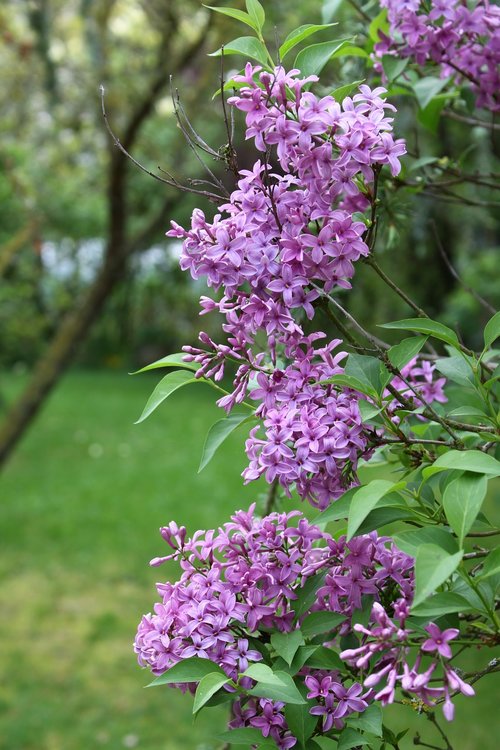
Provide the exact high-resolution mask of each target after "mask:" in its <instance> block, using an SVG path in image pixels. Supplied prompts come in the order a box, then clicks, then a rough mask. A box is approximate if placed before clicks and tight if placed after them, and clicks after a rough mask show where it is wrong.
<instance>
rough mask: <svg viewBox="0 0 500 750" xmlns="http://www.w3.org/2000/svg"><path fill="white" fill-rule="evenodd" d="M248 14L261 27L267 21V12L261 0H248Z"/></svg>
mask: <svg viewBox="0 0 500 750" xmlns="http://www.w3.org/2000/svg"><path fill="white" fill-rule="evenodd" d="M246 6H247V11H248V15H249V16H250V18H251V19H252V21H253V22H254V23H255V24H256V26H257V27H258V28H259V29H262V27H263V26H264V23H265V22H266V13H265V11H264V8H263V7H262V5H261V4H260V3H259V0H246Z"/></svg>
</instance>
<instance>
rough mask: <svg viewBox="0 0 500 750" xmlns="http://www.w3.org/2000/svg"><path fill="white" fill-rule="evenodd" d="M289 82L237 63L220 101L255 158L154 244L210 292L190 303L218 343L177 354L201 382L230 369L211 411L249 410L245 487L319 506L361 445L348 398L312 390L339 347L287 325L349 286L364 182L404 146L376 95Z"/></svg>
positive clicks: (334, 364) (332, 369)
mask: <svg viewBox="0 0 500 750" xmlns="http://www.w3.org/2000/svg"><path fill="white" fill-rule="evenodd" d="M299 76H300V74H299V71H297V70H292V71H289V72H287V71H285V70H284V69H283V68H282V67H277V68H276V69H275V70H274V72H273V73H268V72H263V71H262V69H261V68H260V67H258V66H252V65H251V64H250V63H248V64H247V66H246V67H245V72H244V74H243V75H241V76H236V80H237V82H238V83H241V84H243V86H242V88H241V89H240V90H239V92H238V95H237V96H234V97H232V98H230V99H229V102H230V104H231V105H232V106H234V107H235V108H237V109H240V110H241V111H242V112H244V113H245V120H246V128H247V129H246V136H247V139H250V140H252V141H253V142H254V144H255V147H256V148H257V151H258V152H260V153H261V157H260V159H259V160H258V161H256V162H255V164H254V165H253V167H252V169H250V170H241V171H240V172H239V179H238V183H237V187H236V189H235V190H234V191H233V192H232V193H231V195H230V197H229V199H228V201H227V202H226V203H225V204H223V205H221V206H220V208H219V213H217V214H216V215H215V217H214V218H213V220H211V221H209V220H208V219H207V218H206V217H205V215H204V214H203V212H202V211H200V210H199V209H195V211H194V212H193V215H192V220H191V227H190V229H183V228H182V227H181V226H179V225H178V224H176V223H175V222H172V229H171V230H170V231H169V232H168V233H167V234H168V236H170V237H176V238H179V239H182V240H183V250H182V256H181V268H182V269H183V270H187V271H189V272H190V273H191V275H192V277H193V278H194V279H198V278H200V277H204V278H206V281H207V284H208V286H209V287H211V288H213V289H214V291H215V292H216V293H218V298H217V299H211V298H208V297H205V296H204V297H202V299H201V306H202V313H207V312H212V311H218V312H219V313H221V314H222V315H223V316H224V319H225V322H224V324H223V326H222V328H223V330H224V332H225V334H226V336H227V343H225V344H216V343H215V342H214V341H212V340H211V339H210V338H209V337H208V336H207V335H206V334H204V333H202V334H201V335H200V340H201V343H202V347H201V348H195V347H185V348H184V351H185V358H186V360H187V361H196V362H197V363H198V364H199V365H200V367H199V369H198V371H197V373H196V376H197V377H207V378H213V379H214V380H220V379H221V378H222V377H223V376H224V372H225V366H226V364H227V363H228V362H232V363H233V364H236V365H237V368H238V369H237V371H236V375H235V377H234V381H233V390H232V392H231V393H229V394H228V395H227V396H224V397H223V398H221V399H219V401H218V404H219V406H221V407H222V408H224V409H225V410H226V411H227V412H229V411H231V409H232V408H233V407H234V406H235V404H238V403H241V402H242V401H244V400H245V399H247V398H251V399H253V400H255V401H257V402H259V403H258V405H257V413H258V415H259V417H260V418H261V422H262V424H261V431H260V432H259V431H258V430H253V431H252V432H251V434H250V437H249V440H248V441H247V454H248V457H249V460H250V464H249V466H248V468H247V469H246V470H245V473H244V476H245V479H246V481H251V480H252V479H255V478H257V477H259V476H261V475H264V476H265V477H266V480H267V481H268V482H273V481H274V480H275V479H277V480H278V481H279V482H280V484H281V485H282V486H283V487H284V488H285V490H286V491H287V492H288V491H289V489H290V488H291V487H292V485H293V486H295V487H296V488H297V490H298V492H299V495H300V496H301V497H303V498H307V499H308V500H310V501H311V502H312V503H313V504H314V505H316V506H318V507H321V508H323V507H325V506H326V505H327V504H328V503H329V502H331V500H333V499H335V498H336V497H338V495H340V494H341V493H342V492H343V490H344V489H345V488H346V487H348V486H349V483H350V481H351V475H352V472H353V470H354V469H355V465H356V461H357V459H358V457H359V455H361V454H362V453H363V451H364V449H365V444H366V440H365V438H364V437H363V435H362V430H361V419H360V415H359V410H358V408H357V404H356V396H355V394H353V393H352V392H350V391H345V392H341V393H339V392H338V389H337V390H334V389H333V388H331V387H324V386H323V385H321V384H318V381H319V380H320V379H323V380H325V379H327V378H329V377H331V376H332V375H333V374H338V373H340V372H342V369H341V367H340V365H339V362H340V361H341V360H342V358H343V357H344V356H345V355H344V354H342V353H337V354H333V349H334V348H336V346H337V345H338V344H339V343H340V342H338V341H337V342H333V343H332V344H329V345H328V346H325V347H323V348H322V349H317V350H315V349H314V347H313V342H314V340H315V339H316V338H321V337H322V336H324V334H322V333H321V332H318V333H316V334H314V335H313V336H305V335H304V332H303V329H302V327H301V323H300V319H301V316H302V317H304V316H305V317H306V318H308V319H309V320H311V319H312V318H313V317H314V315H315V302H316V301H317V300H318V299H319V297H320V295H321V294H322V293H325V292H326V293H329V292H330V291H331V290H332V289H334V288H350V279H351V278H352V276H353V274H354V264H355V263H356V261H358V260H359V259H360V258H362V257H364V256H366V255H367V254H368V252H369V248H368V246H367V244H366V242H365V240H364V236H365V233H366V224H365V221H362V220H360V218H363V217H362V212H363V211H365V209H366V208H367V207H368V206H369V205H370V200H371V198H372V197H373V194H372V192H373V183H374V180H375V174H376V173H378V171H379V170H380V169H381V168H382V167H384V166H387V167H388V169H389V170H390V171H391V173H392V174H393V175H397V174H398V173H399V171H400V163H399V158H400V157H401V156H402V155H403V154H404V153H405V151H406V148H405V145H404V142H403V140H401V139H397V140H395V139H394V137H393V133H392V118H391V117H389V116H388V113H390V112H391V111H393V110H394V107H393V106H392V105H391V104H388V103H387V102H386V100H385V94H386V91H385V89H383V88H381V87H379V88H376V89H373V90H372V89H370V88H369V87H368V86H366V85H361V86H360V87H359V89H358V90H357V92H356V93H354V95H353V96H352V97H346V98H344V100H343V101H342V102H338V101H336V100H335V99H334V98H333V97H332V96H325V97H317V96H316V95H315V94H313V93H312V92H310V91H306V90H304V87H305V84H306V83H309V82H312V81H313V80H315V77H314V76H313V77H309V78H306V79H302V78H300V77H299ZM357 212H361V214H359V216H358V215H356V213H357ZM263 336H265V338H266V339H267V344H268V352H267V353H266V354H264V353H263V352H262V351H261V350H260V349H259V348H258V342H257V337H260V339H262V337H263Z"/></svg>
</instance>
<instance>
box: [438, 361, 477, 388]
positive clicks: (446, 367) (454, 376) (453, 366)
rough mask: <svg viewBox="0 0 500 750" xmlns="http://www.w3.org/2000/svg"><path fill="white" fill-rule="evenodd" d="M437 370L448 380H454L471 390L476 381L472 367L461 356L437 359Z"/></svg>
mask: <svg viewBox="0 0 500 750" xmlns="http://www.w3.org/2000/svg"><path fill="white" fill-rule="evenodd" d="M436 369H437V370H439V372H440V373H442V374H443V375H444V376H445V377H446V378H448V380H452V381H453V382H454V383H458V384H459V385H465V386H467V387H469V388H470V386H471V384H472V382H473V380H474V373H473V371H472V367H471V366H470V364H468V361H466V360H465V359H464V358H463V357H461V356H460V355H459V354H455V355H454V356H451V357H443V358H442V359H437V360H436Z"/></svg>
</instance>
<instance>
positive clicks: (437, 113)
mask: <svg viewBox="0 0 500 750" xmlns="http://www.w3.org/2000/svg"><path fill="white" fill-rule="evenodd" d="M448 98H449V97H448V96H446V95H443V94H439V95H438V96H435V97H434V99H432V100H431V101H430V102H429V104H428V105H427V106H426V107H424V108H423V109H419V110H418V112H417V120H418V121H419V122H420V123H421V124H422V125H423V126H424V128H427V130H429V131H430V132H431V133H436V132H437V129H438V125H439V120H440V119H441V112H442V111H443V107H444V105H445V104H446V100H447V99H448Z"/></svg>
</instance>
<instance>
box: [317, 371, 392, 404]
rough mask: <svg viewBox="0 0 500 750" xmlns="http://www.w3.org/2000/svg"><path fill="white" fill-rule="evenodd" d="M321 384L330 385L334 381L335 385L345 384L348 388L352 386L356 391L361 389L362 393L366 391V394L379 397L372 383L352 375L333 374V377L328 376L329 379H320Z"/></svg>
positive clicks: (374, 397)
mask: <svg viewBox="0 0 500 750" xmlns="http://www.w3.org/2000/svg"><path fill="white" fill-rule="evenodd" d="M319 382H320V383H321V385H328V384H330V383H332V384H333V385H343V386H345V387H346V388H352V390H354V391H359V392H360V393H364V395H365V396H370V398H373V399H376V398H377V397H378V393H377V391H376V390H375V388H373V387H372V386H370V385H366V384H365V383H364V382H363V381H362V380H359V379H358V378H354V377H352V375H333V376H332V377H331V378H328V379H327V380H320V381H319Z"/></svg>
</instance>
